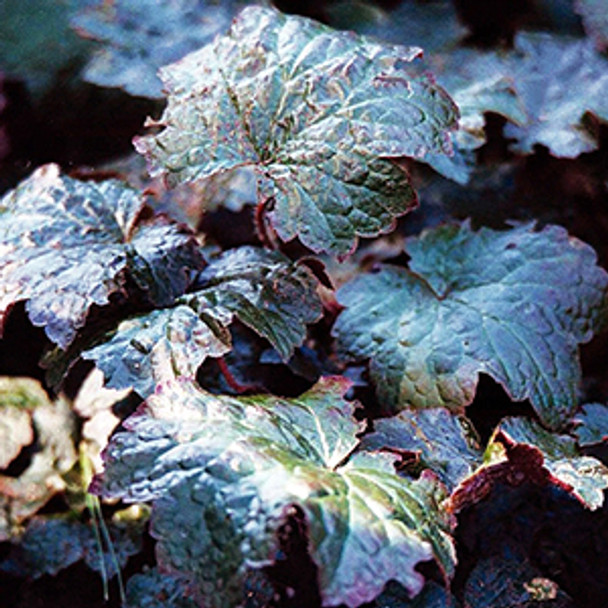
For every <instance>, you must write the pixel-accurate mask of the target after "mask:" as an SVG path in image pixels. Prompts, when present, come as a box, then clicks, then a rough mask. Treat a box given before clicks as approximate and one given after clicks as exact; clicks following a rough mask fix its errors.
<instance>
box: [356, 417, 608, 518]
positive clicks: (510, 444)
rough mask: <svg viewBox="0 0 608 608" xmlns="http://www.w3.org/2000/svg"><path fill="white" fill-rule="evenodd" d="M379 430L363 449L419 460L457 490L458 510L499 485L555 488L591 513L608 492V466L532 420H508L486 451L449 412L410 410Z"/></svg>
mask: <svg viewBox="0 0 608 608" xmlns="http://www.w3.org/2000/svg"><path fill="white" fill-rule="evenodd" d="M374 426H375V430H374V432H372V433H370V434H368V435H366V436H365V437H364V438H363V440H362V447H363V448H364V449H375V450H384V451H388V452H392V453H396V454H398V455H400V456H401V457H402V459H403V460H404V464H406V465H407V464H408V459H409V460H410V461H411V458H412V456H415V457H417V458H419V463H418V464H419V467H418V468H420V467H422V468H424V469H430V470H431V471H433V472H434V473H435V474H437V475H438V476H439V477H440V479H441V480H442V481H444V482H445V484H446V486H447V487H448V489H449V490H450V491H451V493H452V494H451V496H450V505H451V508H452V509H453V510H454V511H460V510H461V509H462V508H463V507H464V506H465V505H469V504H474V503H476V502H479V501H480V500H482V499H484V498H486V496H487V495H488V494H489V493H490V491H491V490H492V489H493V487H494V486H495V485H496V483H497V482H506V483H508V484H511V485H519V484H521V483H522V482H523V481H529V482H533V483H538V484H541V485H546V484H553V485H555V486H557V487H559V488H561V489H562V490H565V491H566V492H568V493H569V494H571V495H572V496H573V497H574V498H576V499H577V500H579V501H580V502H581V503H582V504H583V505H584V506H586V507H587V508H589V509H591V510H595V509H597V508H598V507H600V506H601V505H602V504H603V490H604V489H606V488H608V468H607V467H605V466H604V465H603V464H602V463H601V462H600V461H599V460H597V459H595V458H591V457H588V456H584V455H582V454H581V452H580V450H579V449H578V447H577V445H576V440H575V439H574V437H572V436H570V435H563V434H557V433H552V432H550V431H548V430H546V429H544V428H543V427H542V426H540V425H539V424H538V423H537V422H535V421H533V420H530V419H527V418H505V419H503V420H502V421H501V422H500V424H499V425H498V427H497V428H496V430H495V432H494V434H493V436H492V437H491V439H490V441H489V443H488V445H487V446H486V449H485V450H482V449H481V446H480V445H479V444H478V443H477V441H476V437H475V433H474V429H473V428H472V425H471V423H470V422H469V421H468V420H467V419H466V418H464V417H463V416H458V415H457V414H454V413H451V412H449V411H448V410H446V409H444V408H434V409H428V410H418V411H417V410H404V411H402V412H400V413H399V414H398V415H397V416H393V417H392V418H386V419H380V420H377V421H375V422H374Z"/></svg>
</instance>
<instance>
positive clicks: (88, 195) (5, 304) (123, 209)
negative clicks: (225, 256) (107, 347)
mask: <svg viewBox="0 0 608 608" xmlns="http://www.w3.org/2000/svg"><path fill="white" fill-rule="evenodd" d="M142 207H143V203H142V201H141V199H140V196H139V195H138V194H137V192H135V191H134V190H131V189H130V188H127V187H126V186H124V185H123V184H122V183H120V182H118V181H113V180H110V181H106V182H101V183H99V184H95V183H90V182H80V181H77V180H75V179H72V178H69V177H64V176H61V175H60V174H59V168H58V167H57V166H56V165H46V166H44V167H41V168H40V169H38V170H36V171H35V172H34V173H33V174H32V176H31V177H29V178H28V179H27V180H25V181H24V182H22V183H21V184H20V185H19V186H18V187H17V188H16V189H15V190H13V191H11V192H9V193H8V194H6V195H5V196H4V198H3V199H1V200H0V252H1V254H2V257H1V259H0V332H1V330H2V325H3V323H4V321H5V318H6V315H7V313H8V311H9V310H10V308H11V307H12V306H13V305H14V304H15V303H17V302H19V301H23V300H26V301H27V304H26V309H27V311H28V315H29V317H30V320H31V321H32V323H33V324H34V325H36V326H40V327H44V329H45V332H46V334H47V335H48V337H49V338H50V339H51V340H52V341H53V342H55V343H56V344H58V345H59V346H60V347H61V348H62V349H65V348H66V347H67V346H68V345H69V344H70V343H71V342H72V341H73V340H74V338H75V337H76V333H77V331H78V330H79V329H80V328H81V327H82V326H83V325H84V323H85V320H86V317H87V314H88V311H89V309H90V307H91V306H93V305H97V306H104V305H107V304H108V303H109V301H110V297H111V296H112V295H113V294H117V293H120V292H123V293H124V292H125V291H126V283H127V280H128V279H130V280H131V281H133V282H134V283H135V284H136V285H137V287H138V288H139V290H140V291H141V293H142V295H143V296H144V297H145V298H146V299H147V300H148V301H149V302H150V303H151V304H153V305H156V306H163V305H167V304H170V303H172V302H173V301H174V299H175V297H176V296H178V295H180V294H182V293H183V292H184V290H185V288H186V287H187V285H188V283H189V281H190V276H189V271H190V270H193V269H199V268H200V267H201V266H202V259H201V257H200V254H199V252H198V248H197V246H196V242H195V240H194V239H193V237H191V236H190V235H188V234H186V233H185V232H184V231H183V230H182V229H181V228H180V227H179V226H177V225H171V224H169V223H168V222H167V221H165V220H163V219H162V218H159V219H158V220H156V221H153V222H148V223H138V216H139V214H140V213H141V211H142Z"/></svg>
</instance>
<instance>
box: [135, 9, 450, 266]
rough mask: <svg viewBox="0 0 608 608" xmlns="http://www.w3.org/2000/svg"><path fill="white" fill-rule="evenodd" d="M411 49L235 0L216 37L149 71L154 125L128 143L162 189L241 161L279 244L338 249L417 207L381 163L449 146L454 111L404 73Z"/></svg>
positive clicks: (397, 176)
mask: <svg viewBox="0 0 608 608" xmlns="http://www.w3.org/2000/svg"><path fill="white" fill-rule="evenodd" d="M419 51H420V49H418V48H415V47H414V48H409V47H400V46H388V45H380V44H377V43H374V42H371V41H370V40H367V39H365V38H363V37H359V36H356V35H355V34H352V33H345V32H336V31H334V30H331V29H329V28H327V27H325V26H322V25H319V24H318V23H315V22H313V21H311V20H308V19H304V18H301V17H287V16H284V15H281V14H280V13H278V12H276V11H273V10H270V9H264V8H259V7H250V8H247V9H245V10H244V11H243V12H242V13H241V14H240V15H239V16H238V17H237V19H236V20H235V21H234V22H233V25H232V28H231V30H230V32H229V33H228V35H226V36H223V37H220V38H216V40H215V41H214V42H213V43H212V44H210V45H208V46H206V47H204V48H203V49H201V50H200V51H197V52H195V53H192V54H191V55H188V56H187V57H185V58H184V59H183V60H181V61H179V62H177V63H175V64H173V65H171V66H168V67H166V68H164V69H163V70H161V77H162V79H163V82H164V85H165V89H166V90H167V91H168V105H167V109H166V110H165V113H164V114H163V116H162V118H161V120H160V122H159V124H160V125H161V126H164V127H165V128H164V130H163V131H162V132H161V133H160V134H158V135H151V136H148V137H144V138H139V139H137V140H136V148H137V149H138V151H139V152H141V153H142V154H145V156H146V158H147V159H148V163H149V165H150V167H151V172H152V175H153V176H156V175H163V176H164V177H165V179H166V180H167V181H168V182H169V183H170V184H177V183H180V182H184V181H190V180H197V179H203V178H206V177H209V176H211V175H214V174H217V173H221V172H223V171H228V170H231V169H235V168H238V167H241V166H244V165H252V166H254V167H255V169H256V172H257V177H258V197H259V201H260V202H261V203H264V204H265V205H266V208H267V214H268V217H269V219H270V221H271V223H272V226H273V228H274V229H275V230H276V232H277V233H278V235H279V237H280V238H281V239H282V240H284V241H288V240H290V239H293V238H294V237H296V236H298V237H299V238H300V240H301V241H302V242H303V243H304V244H305V245H307V246H308V247H309V248H311V249H312V250H314V251H317V252H318V251H327V252H331V253H332V254H338V255H345V254H348V253H349V252H350V251H352V249H353V248H354V247H355V244H356V240H357V237H358V236H375V235H377V234H379V233H380V232H385V231H387V230H389V229H390V228H391V227H392V225H393V223H394V220H395V218H396V217H397V216H399V215H402V214H404V213H406V212H407V211H409V210H410V209H412V208H413V207H414V206H415V204H416V203H415V195H414V193H413V190H412V188H411V186H410V184H409V179H408V176H407V175H406V174H405V173H404V172H403V171H402V170H400V169H399V168H397V167H396V166H395V165H393V164H392V163H391V162H390V160H388V159H389V158H397V157H402V156H411V157H415V158H421V157H423V156H424V155H426V154H427V153H430V152H437V153H440V152H443V153H449V152H450V147H449V139H448V132H449V130H450V129H451V128H453V127H454V126H455V121H456V118H457V110H456V108H455V106H454V105H453V103H452V101H451V100H450V99H449V97H448V96H447V95H446V94H445V93H444V91H443V90H442V89H441V88H439V87H438V86H437V85H435V84H434V83H432V82H431V80H430V79H429V78H428V77H426V76H421V75H417V74H416V71H415V70H410V69H409V68H408V64H409V63H410V62H412V61H413V60H414V59H416V58H417V57H418V55H419Z"/></svg>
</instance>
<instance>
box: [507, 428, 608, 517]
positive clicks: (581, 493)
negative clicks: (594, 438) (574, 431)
mask: <svg viewBox="0 0 608 608" xmlns="http://www.w3.org/2000/svg"><path fill="white" fill-rule="evenodd" d="M499 430H500V432H501V433H502V434H505V435H507V436H508V437H509V438H511V439H512V440H514V441H516V442H517V443H522V444H528V445H531V446H534V447H536V448H538V449H539V450H540V451H541V452H542V455H543V466H544V468H545V469H546V470H547V471H548V472H549V473H550V475H551V478H552V479H551V482H552V483H555V484H556V485H558V486H560V487H562V488H563V489H564V490H566V491H567V492H569V493H570V494H571V495H572V496H574V497H575V498H576V499H577V500H579V501H580V502H581V503H582V504H583V505H585V506H586V507H587V508H589V509H591V510H595V509H597V508H599V507H601V506H602V504H603V502H604V490H605V489H606V488H608V467H606V466H604V465H603V464H602V463H601V462H600V461H599V460H597V459H595V458H592V457H590V456H581V455H580V454H579V451H578V450H577V447H576V441H575V439H574V438H573V437H570V436H568V435H556V434H554V433H550V432H549V431H547V430H545V429H543V428H542V427H541V426H540V425H539V424H538V423H536V422H534V421H532V420H527V419H524V418H506V419H505V420H504V421H503V422H501V424H500V426H499Z"/></svg>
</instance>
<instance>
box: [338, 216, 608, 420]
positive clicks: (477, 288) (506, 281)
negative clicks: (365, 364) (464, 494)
mask: <svg viewBox="0 0 608 608" xmlns="http://www.w3.org/2000/svg"><path fill="white" fill-rule="evenodd" d="M405 251H406V253H407V254H408V255H409V256H410V258H411V261H410V262H409V268H407V269H406V268H397V267H391V266H384V267H381V268H380V269H379V271H378V272H376V273H373V274H367V275H362V276H359V277H357V278H355V279H354V280H353V281H351V282H350V283H347V284H346V285H344V286H343V287H342V288H341V289H340V290H339V291H338V300H339V301H340V302H341V303H342V304H343V305H344V306H345V307H346V310H345V311H344V312H342V314H341V315H340V317H339V318H338V320H337V322H336V325H335V326H334V334H335V336H336V338H337V346H338V350H339V352H340V353H341V354H342V356H343V357H345V358H347V359H351V360H362V359H366V358H369V359H371V363H370V369H371V374H372V378H373V380H374V382H375V384H376V390H377V394H378V398H379V399H380V403H381V406H382V407H383V408H385V409H386V410H389V411H398V410H399V409H401V408H404V407H413V408H426V407H438V406H445V407H447V408H449V409H451V410H454V411H462V408H463V407H464V406H466V405H468V404H469V403H470V402H471V401H472V399H473V397H474V395H475V390H476V386H477V382H478V376H479V374H480V373H485V374H488V375H490V376H491V377H492V378H494V379H495V380H496V381H497V382H500V383H501V384H502V385H503V386H504V388H505V390H506V391H507V392H508V394H509V395H510V397H511V398H512V399H513V400H515V401H521V400H524V399H529V400H530V402H531V404H532V406H533V407H534V409H535V410H536V412H537V413H538V415H539V416H540V418H541V420H542V421H543V422H544V423H545V424H546V425H547V426H548V427H550V428H559V427H561V426H563V425H564V424H565V423H566V422H567V421H568V420H569V419H570V417H571V416H572V414H573V413H574V410H575V409H576V406H577V389H578V387H579V383H580V378H581V371H580V364H579V360H578V344H579V343H582V342H586V341H588V340H590V339H591V337H592V335H593V333H594V332H595V331H597V330H598V329H599V328H600V326H601V324H602V323H603V319H604V318H605V312H606V305H607V301H606V289H607V286H608V275H607V274H606V272H605V271H604V270H603V269H601V268H599V267H598V266H596V255H595V253H594V251H593V250H592V249H591V247H589V246H587V245H585V244H583V243H581V242H580V241H578V240H576V239H573V238H570V237H568V234H567V233H566V231H565V230H564V229H563V228H560V227H557V226H548V227H545V228H544V229H542V230H540V231H535V230H534V229H533V228H532V227H531V226H530V225H523V226H520V227H517V228H513V229H511V230H507V231H494V230H490V229H486V228H482V229H481V230H479V231H478V232H474V231H472V230H471V228H470V227H469V225H468V224H466V223H465V224H462V225H452V226H442V227H439V228H437V229H433V230H428V231H426V232H423V233H422V235H421V236H420V237H418V238H412V239H409V240H408V241H407V243H406V247H405Z"/></svg>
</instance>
